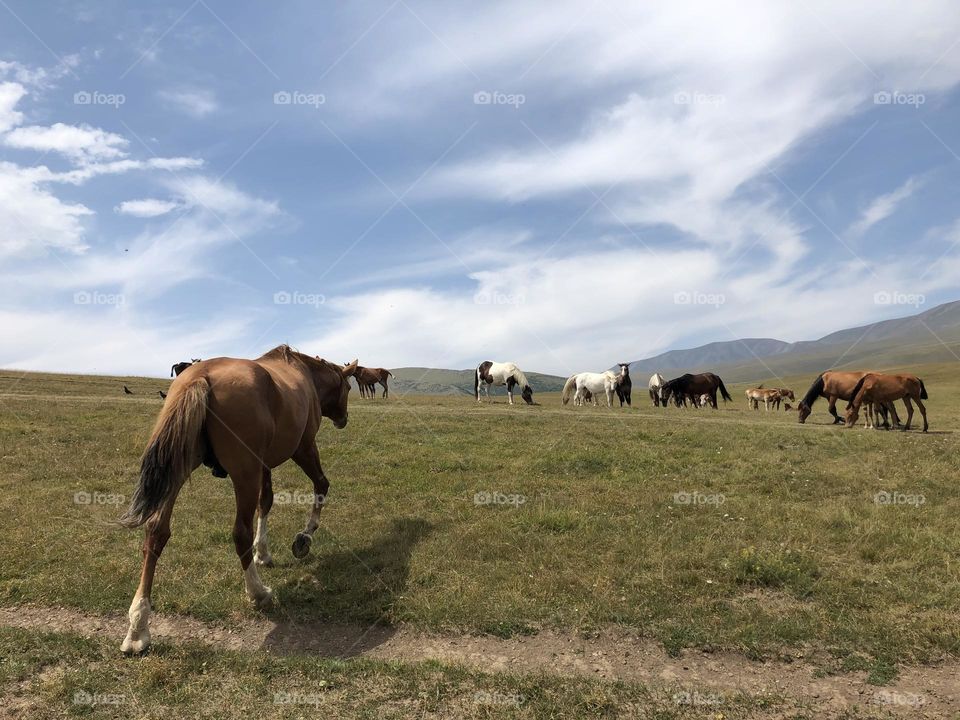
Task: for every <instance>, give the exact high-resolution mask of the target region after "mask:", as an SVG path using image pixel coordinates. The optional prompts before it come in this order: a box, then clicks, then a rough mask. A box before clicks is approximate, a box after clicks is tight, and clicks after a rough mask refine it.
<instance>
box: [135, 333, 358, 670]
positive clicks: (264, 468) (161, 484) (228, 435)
mask: <svg viewBox="0 0 960 720" xmlns="http://www.w3.org/2000/svg"><path fill="white" fill-rule="evenodd" d="M356 369H357V361H356V360H354V361H353V362H352V363H350V364H349V365H347V366H346V367H341V366H340V365H335V364H333V363H331V362H327V361H326V360H321V359H320V358H313V357H310V356H309V355H304V354H302V353H299V352H296V351H295V350H293V349H291V348H290V347H288V346H287V345H280V346H279V347H276V348H274V349H273V350H271V351H270V352H268V353H266V354H265V355H263V356H262V357H260V358H258V359H256V360H241V359H237V358H226V357H222V358H215V359H213V360H207V361H205V362H202V363H197V364H195V365H193V366H191V367H190V368H188V369H187V370H185V371H184V372H183V373H182V374H181V375H180V376H178V377H177V379H176V380H174V381H173V384H172V385H171V386H170V390H169V393H168V396H167V399H166V401H165V402H164V405H163V410H161V411H160V416H159V417H158V418H157V422H156V425H154V428H153V433H152V434H151V436H150V440H149V442H148V443H147V448H146V450H145V451H144V453H143V458H142V460H141V462H140V480H139V482H138V483H137V486H136V488H135V490H134V493H133V499H132V500H131V502H130V507H129V508H128V509H127V511H126V513H125V514H124V515H123V517H121V518H120V523H121V524H123V525H125V526H127V527H139V526H140V525H144V524H146V526H147V527H146V534H145V538H144V543H143V569H142V572H141V575H140V584H139V586H138V587H137V592H136V594H135V595H134V596H133V602H132V603H131V605H130V611H129V613H128V617H129V620H130V627H129V630H128V631H127V636H126V638H125V639H124V641H123V644H122V645H121V646H120V647H121V650H123V652H125V653H134V652H142V651H143V650H145V649H146V648H147V647H148V646H149V645H150V626H149V623H150V611H151V608H150V593H151V591H152V589H153V576H154V572H155V571H156V567H157V561H158V560H159V558H160V553H161V552H163V548H164V545H166V543H167V540H169V538H170V516H171V515H172V514H173V505H174V503H175V502H176V499H177V493H179V492H180V488H181V487H182V486H183V484H184V483H185V482H186V480H187V478H188V477H189V476H190V473H191V472H192V471H193V470H195V469H196V468H197V467H198V466H199V465H200V464H201V463H203V464H206V465H211V466H213V467H214V472H215V473H216V472H217V469H218V468H220V469H223V470H225V471H226V473H229V475H230V478H231V480H232V481H233V491H234V495H235V496H236V503H237V512H236V519H235V521H234V525H233V543H234V546H235V548H236V551H237V555H238V556H239V558H240V567H241V568H242V569H243V579H244V586H245V588H246V593H247V597H248V598H249V599H250V600H251V601H252V602H253V603H254V604H255V605H257V606H258V607H263V606H265V605H267V604H269V603H270V602H271V600H272V598H273V593H272V591H271V590H270V588H268V587H266V586H264V585H263V583H261V582H260V576H259V574H258V573H257V565H270V564H272V562H273V561H272V558H271V557H270V551H269V549H268V547H267V514H268V513H269V512H270V507H271V506H272V505H273V486H272V484H271V475H270V471H271V469H272V468H275V467H277V466H278V465H280V464H281V463H283V462H284V461H286V460H287V459H292V460H293V461H294V462H295V463H296V464H297V465H299V466H300V468H301V469H302V470H303V471H304V473H306V475H307V477H309V478H310V480H311V481H313V490H314V504H313V509H312V510H311V512H310V517H309V519H308V521H307V525H306V528H305V529H304V530H303V532H301V533H298V534H297V537H296V539H295V540H294V543H293V554H294V556H295V557H298V558H303V557H306V555H307V553H308V552H309V551H310V543H311V541H312V538H313V533H314V532H315V531H316V529H317V527H318V526H319V522H320V510H321V508H322V507H323V502H324V500H325V498H326V495H327V491H328V489H329V487H330V483H329V482H328V480H327V478H326V476H325V475H324V474H323V469H322V468H321V467H320V453H319V452H318V451H317V445H316V435H317V430H318V429H319V427H320V420H321V418H324V417H327V418H329V419H330V420H331V421H332V422H333V424H334V426H335V427H337V428H343V427H345V426H346V424H347V396H348V395H349V393H350V376H351V375H353V373H354V372H355V371H356ZM258 507H259V512H260V516H259V518H258V520H257V531H256V537H254V534H253V518H254V515H255V514H256V512H257V509H258Z"/></svg>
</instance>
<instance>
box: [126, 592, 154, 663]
mask: <svg viewBox="0 0 960 720" xmlns="http://www.w3.org/2000/svg"><path fill="white" fill-rule="evenodd" d="M127 617H128V618H129V619H130V628H129V629H128V630H127V637H125V638H124V639H123V643H122V644H121V645H120V650H122V651H123V652H125V653H139V652H143V651H144V650H146V648H147V647H148V646H149V645H150V600H148V599H147V598H145V597H140V596H139V595H134V597H133V602H132V603H131V604H130V610H129V612H128V613H127Z"/></svg>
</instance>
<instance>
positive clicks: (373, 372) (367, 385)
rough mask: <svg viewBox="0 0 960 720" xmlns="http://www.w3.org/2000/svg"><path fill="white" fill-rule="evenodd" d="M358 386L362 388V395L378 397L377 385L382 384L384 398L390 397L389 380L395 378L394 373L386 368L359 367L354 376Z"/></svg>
mask: <svg viewBox="0 0 960 720" xmlns="http://www.w3.org/2000/svg"><path fill="white" fill-rule="evenodd" d="M354 377H355V378H356V380H357V385H359V386H360V393H361V394H362V395H364V396H366V395H370V397H376V396H377V393H376V389H375V388H376V385H377V383H380V385H381V387H383V397H385V398H386V397H390V389H389V388H388V387H387V378H388V377H393V373H392V372H390V371H389V370H387V369H386V368H368V367H363V366H361V365H357V372H356V374H355V375H354Z"/></svg>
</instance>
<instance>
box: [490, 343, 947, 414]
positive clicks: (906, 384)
mask: <svg viewBox="0 0 960 720" xmlns="http://www.w3.org/2000/svg"><path fill="white" fill-rule="evenodd" d="M618 367H619V369H620V370H619V372H614V371H613V370H605V371H604V372H599V373H596V372H581V373H576V374H574V375H571V376H570V377H569V378H567V380H566V382H565V383H564V385H563V392H562V393H561V398H560V399H561V402H562V404H564V405H567V404H568V403H569V402H570V401H571V400H573V403H574V405H586V404H587V403H590V402H592V403H593V404H595V405H596V404H599V398H601V397H605V398H606V401H607V407H612V406H613V397H614V395H616V396H617V398H618V399H619V400H620V407H623V405H624V403H626V404H627V405H628V406H629V405H630V402H631V392H632V388H633V382H632V381H631V379H630V366H629V364H628V363H618ZM491 385H494V386H504V385H505V386H506V388H507V398H508V402H509V403H510V404H511V405H512V404H513V389H514V388H515V387H520V388H522V392H521V397H523V399H524V401H526V403H527V404H528V405H532V404H533V388H531V387H530V383H529V382H528V381H527V377H526V375H524V374H523V371H522V370H520V368H519V367H518V366H517V364H516V363H513V362H493V361H491V360H485V361H484V362H482V363H480V364H479V365H478V366H477V369H476V373H475V375H474V384H473V390H474V396H475V397H476V400H477V402H480V394H481V390H482V391H483V394H484V395H485V396H487V397H489V389H488V388H489V387H490V386H491ZM647 390H648V392H649V394H650V399H651V400H652V401H653V404H654V406H655V407H666V406H667V404H668V403H669V402H670V400H671V399H672V400H673V402H674V404H675V405H676V406H677V407H687V404H688V403H689V404H690V406H691V407H694V408H699V407H706V406H707V405H709V406H710V407H712V408H714V409H716V407H717V393H718V392H719V394H720V397H722V398H723V400H725V401H726V400H733V398H732V397H730V394H729V393H728V392H727V388H726V387H725V386H724V384H723V380H721V379H720V376H719V375H715V374H714V373H710V372H707V373H699V374H696V375H694V374H691V373H685V374H684V375H681V376H680V377H677V378H674V379H673V380H666V379H664V377H663V375H661V374H660V373H654V374H653V375H652V376H651V377H650V381H649V382H648V383H647ZM746 397H747V403H748V406H749V407H752V408H753V409H754V410H757V409H759V407H760V403H763V406H764V409H765V410H768V411H769V410H770V408H774V409H777V410H779V409H780V404H781V403H783V404H784V407H785V409H786V410H788V411H789V410H792V409H793V407H792V406H791V403H792V402H795V400H796V397H795V395H794V393H793V390H790V389H789V388H765V387H763V385H760V386H759V387H755V388H750V389H748V390H747V391H746ZM820 397H823V398H826V399H827V400H828V401H829V403H830V404H829V407H828V409H829V411H830V414H831V415H832V416H833V418H834V424H838V423H845V424H846V426H847V427H853V426H854V425H855V424H856V422H857V420H858V419H859V417H860V411H861V408H864V409H865V410H866V417H865V422H864V427H867V428H877V429H879V428H880V427H883V428H886V429H889V428H890V423H889V420H890V419H892V420H893V426H894V427H900V428H901V429H903V430H909V429H910V424H911V422H912V420H913V403H916V404H917V407H918V408H919V409H920V414H921V415H922V416H923V431H924V432H927V429H928V427H929V425H928V423H927V409H926V407H925V406H924V404H923V402H922V401H923V400H926V399H927V397H928V396H927V389H926V387H925V386H924V384H923V381H922V380H920V378H918V377H917V376H916V375H911V374H909V373H901V374H886V373H878V372H873V371H869V370H864V371H859V370H855V371H845V372H837V371H827V372H824V373H821V374H820V375H819V376H817V379H816V380H814V382H813V385H811V386H810V390H808V391H807V394H806V395H805V396H804V398H803V400H801V401H800V404H799V405H797V408H796V410H797V416H798V420H799V422H800V423H804V422H806V419H807V418H808V417H809V416H810V412H811V408H812V406H813V404H814V402H816V400H817V398H820ZM838 400H846V401H847V407H846V416H845V418H844V419H841V418H840V416H839V415H838V414H837V409H836V405H837V401H838ZM896 400H903V403H904V405H905V406H906V409H907V421H906V423H902V424H901V422H900V417H899V415H898V414H897V410H896V407H895V406H894V402H895V401H896ZM881 418H882V420H883V422H882V424H881V423H880V422H879V421H880V419H881Z"/></svg>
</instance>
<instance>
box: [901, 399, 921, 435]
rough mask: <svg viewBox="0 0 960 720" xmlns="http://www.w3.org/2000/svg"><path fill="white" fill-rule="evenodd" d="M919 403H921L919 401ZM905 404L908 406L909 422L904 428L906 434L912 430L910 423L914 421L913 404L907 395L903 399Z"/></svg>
mask: <svg viewBox="0 0 960 720" xmlns="http://www.w3.org/2000/svg"><path fill="white" fill-rule="evenodd" d="M917 402H920V401H919V400H917ZM903 404H904V405H906V406H907V422H906V423H905V424H904V426H903V428H902V429H903V431H904V432H906V431H907V430H909V429H910V423H911V422H912V421H913V403H912V402H910V396H909V395H907V396H906V397H904V398H903Z"/></svg>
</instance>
